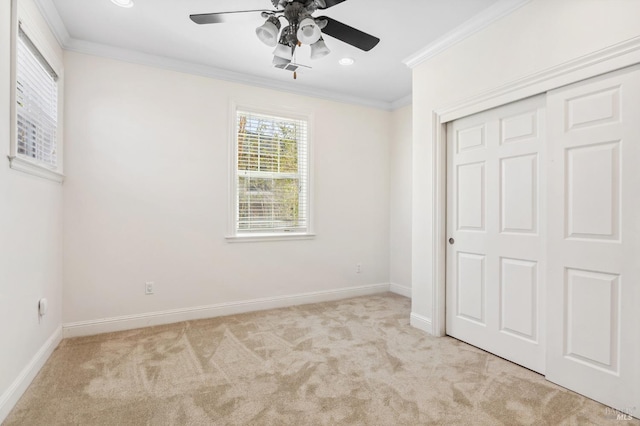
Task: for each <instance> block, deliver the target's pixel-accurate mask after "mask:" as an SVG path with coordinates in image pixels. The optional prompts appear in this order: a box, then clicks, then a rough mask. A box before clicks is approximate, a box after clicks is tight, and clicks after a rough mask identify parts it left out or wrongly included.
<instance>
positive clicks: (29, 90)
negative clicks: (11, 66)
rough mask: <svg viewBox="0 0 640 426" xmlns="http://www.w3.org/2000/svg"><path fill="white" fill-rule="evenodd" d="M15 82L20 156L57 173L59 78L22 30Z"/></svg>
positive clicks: (18, 150)
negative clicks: (55, 170)
mask: <svg viewBox="0 0 640 426" xmlns="http://www.w3.org/2000/svg"><path fill="white" fill-rule="evenodd" d="M16 80H17V81H16V103H17V105H16V110H17V111H16V112H17V139H18V140H17V154H18V155H19V156H21V157H26V158H28V159H29V160H32V161H34V160H35V161H36V162H37V163H40V164H42V165H45V166H47V167H49V168H52V169H55V168H56V166H57V157H56V147H57V128H58V83H57V81H58V76H57V75H56V73H55V72H54V71H53V69H52V68H51V66H50V65H49V64H48V63H47V61H46V60H45V59H44V57H43V56H42V55H41V54H40V52H39V51H38V49H37V48H36V47H35V46H34V45H33V43H32V42H31V40H30V39H29V37H27V35H26V34H25V33H24V32H23V31H22V28H20V29H19V30H18V42H17V49H16Z"/></svg>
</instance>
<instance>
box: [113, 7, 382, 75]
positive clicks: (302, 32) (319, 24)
mask: <svg viewBox="0 0 640 426" xmlns="http://www.w3.org/2000/svg"><path fill="white" fill-rule="evenodd" d="M111 1H113V2H115V3H116V4H120V5H122V3H123V2H126V1H132V0H111ZM270 1H271V4H272V5H273V7H274V10H265V9H261V10H260V9H259V10H255V9H254V10H235V11H229V12H213V13H199V14H195V15H189V17H190V18H191V20H192V21H193V22H195V23H196V24H218V23H224V22H233V21H235V20H236V17H237V16H238V14H243V13H251V14H254V13H256V12H261V13H260V16H262V18H263V19H265V21H264V23H263V24H262V25H260V26H259V27H258V28H256V35H257V36H258V39H260V41H261V42H263V43H264V44H266V45H267V46H269V47H274V48H275V49H274V51H273V65H274V66H275V67H277V68H282V69H286V70H291V69H294V74H293V78H296V73H295V69H297V67H301V66H302V67H306V68H309V67H307V66H306V65H302V64H299V63H296V58H297V55H296V53H297V52H296V50H297V49H298V48H299V47H302V46H303V45H309V46H310V49H311V56H310V57H311V59H312V60H315V59H320V58H323V57H325V56H327V55H328V54H329V53H330V52H331V51H330V50H329V48H328V47H327V45H326V44H325V42H324V40H323V38H322V34H323V33H324V34H328V35H330V36H331V37H333V38H336V39H338V40H340V41H343V42H345V43H347V44H350V45H351V46H354V47H356V48H358V49H361V50H364V51H365V52H368V51H369V50H371V49H373V48H374V47H375V46H376V45H377V44H378V43H379V42H380V39H379V38H378V37H374V36H372V35H369V34H367V33H364V32H362V31H360V30H358V29H355V28H353V27H350V26H348V25H346V24H343V23H342V22H338V21H336V20H335V19H332V18H330V17H328V16H320V17H317V18H316V17H313V16H312V15H313V14H314V13H315V12H316V11H317V10H319V9H321V10H324V9H328V8H330V7H333V6H336V5H338V4H341V3H343V2H344V1H346V0H270ZM281 18H284V21H281ZM351 61H352V62H351V63H353V60H351ZM351 63H350V64H348V65H351Z"/></svg>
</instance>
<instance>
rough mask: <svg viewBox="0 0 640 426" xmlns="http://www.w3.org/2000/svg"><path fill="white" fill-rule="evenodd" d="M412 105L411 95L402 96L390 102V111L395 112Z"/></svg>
mask: <svg viewBox="0 0 640 426" xmlns="http://www.w3.org/2000/svg"><path fill="white" fill-rule="evenodd" d="M412 103H413V96H412V95H411V94H409V95H407V96H404V97H402V98H400V99H398V100H396V101H393V102H391V110H392V111H395V110H397V109H400V108H404V107H406V106H409V105H411V104H412Z"/></svg>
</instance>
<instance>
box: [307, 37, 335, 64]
mask: <svg viewBox="0 0 640 426" xmlns="http://www.w3.org/2000/svg"><path fill="white" fill-rule="evenodd" d="M329 53H331V51H330V50H329V48H328V47H327V45H326V44H325V43H324V40H323V39H322V37H320V40H318V41H316V42H315V43H313V44H312V45H311V59H312V60H314V59H320V58H324V57H325V56H327V55H328V54H329Z"/></svg>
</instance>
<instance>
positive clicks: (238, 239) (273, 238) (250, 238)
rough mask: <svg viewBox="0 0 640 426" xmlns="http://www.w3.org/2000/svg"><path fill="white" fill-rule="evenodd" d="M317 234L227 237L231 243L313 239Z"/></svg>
mask: <svg viewBox="0 0 640 426" xmlns="http://www.w3.org/2000/svg"><path fill="white" fill-rule="evenodd" d="M315 237H316V234H248V235H230V236H227V237H225V238H226V240H227V242H229V243H251V242H254V243H255V242H268V241H296V240H312V239H314V238H315Z"/></svg>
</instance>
